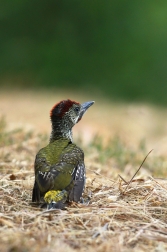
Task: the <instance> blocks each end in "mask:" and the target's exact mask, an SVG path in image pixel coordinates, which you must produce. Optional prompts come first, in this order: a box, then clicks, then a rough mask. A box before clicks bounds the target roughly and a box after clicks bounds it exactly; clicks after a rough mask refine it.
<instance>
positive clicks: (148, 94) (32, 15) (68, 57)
mask: <svg viewBox="0 0 167 252" xmlns="http://www.w3.org/2000/svg"><path fill="white" fill-rule="evenodd" d="M0 26H1V27H0V38H1V39H0V85H1V86H6V87H7V86H9V87H12V86H13V87H30V88H31V87H32V88H37V89H39V88H47V89H49V88H66V89H71V90H72V89H74V90H75V91H77V90H80V91H85V92H94V93H97V94H100V95H104V96H106V97H107V98H109V99H115V100H121V99H122V100H127V101H145V102H152V103H156V104H160V105H167V1H166V0H159V1H157V0H147V1H146V0H140V1H138V0H129V1H124V0H119V1H116V0H103V1H102V0H96V1H90V0H82V1H79V0H71V1H69V0H47V1H46V0H45V1H44V0H40V1H39V0H34V1H28V0H24V1H23V0H15V1H13V0H8V1H2V2H1V8H0Z"/></svg>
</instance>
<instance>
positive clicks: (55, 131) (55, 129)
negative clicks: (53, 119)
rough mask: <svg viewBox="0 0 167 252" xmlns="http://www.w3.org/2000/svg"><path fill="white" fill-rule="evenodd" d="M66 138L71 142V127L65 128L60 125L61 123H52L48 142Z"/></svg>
mask: <svg viewBox="0 0 167 252" xmlns="http://www.w3.org/2000/svg"><path fill="white" fill-rule="evenodd" d="M61 138H63V139H68V140H69V141H71V142H73V135H72V129H67V128H65V127H62V126H61V125H59V124H57V125H55V124H52V132H51V135H50V143H52V142H54V141H55V140H58V139H61Z"/></svg>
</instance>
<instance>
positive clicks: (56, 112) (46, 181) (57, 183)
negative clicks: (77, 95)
mask: <svg viewBox="0 0 167 252" xmlns="http://www.w3.org/2000/svg"><path fill="white" fill-rule="evenodd" d="M93 103H94V102H93V101H91V102H85V103H83V104H79V103H78V102H75V101H71V100H63V101H61V102H59V103H57V104H56V105H55V106H54V107H53V108H52V110H51V112H50V118H51V123H52V132H51V136H50V143H49V144H48V145H47V146H46V147H44V148H42V149H41V150H40V151H39V152H38V153H37V155H36V158H35V165H34V168H35V183H34V188H33V192H32V201H33V202H40V201H41V199H42V198H44V200H45V202H46V203H47V204H48V205H49V206H48V207H49V208H57V207H58V208H61V207H62V204H64V203H65V202H66V201H69V200H70V201H75V202H79V201H80V199H81V196H82V193H83V190H84V185H85V179H86V178H85V165H84V153H83V151H82V150H81V149H80V148H79V147H77V146H76V145H75V144H73V143H72V127H73V126H74V125H75V124H76V123H77V122H79V121H80V120H81V118H82V116H83V115H84V113H85V112H86V110H87V109H88V108H89V107H90V106H91V105H93ZM59 203H60V204H59Z"/></svg>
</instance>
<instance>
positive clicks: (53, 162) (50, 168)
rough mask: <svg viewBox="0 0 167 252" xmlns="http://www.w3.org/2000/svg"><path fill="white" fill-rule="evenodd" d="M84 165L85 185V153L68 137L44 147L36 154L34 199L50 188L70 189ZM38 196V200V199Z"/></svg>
mask: <svg viewBox="0 0 167 252" xmlns="http://www.w3.org/2000/svg"><path fill="white" fill-rule="evenodd" d="M80 167H82V169H83V170H81V172H82V174H81V175H82V180H83V185H84V172H85V167H84V153H83V151H82V150H81V149H80V148H79V147H77V146H76V145H75V144H73V143H71V141H69V140H67V139H59V140H56V141H54V142H52V143H50V144H48V145H47V146H46V147H44V148H42V149H41V150H40V151H39V152H38V153H37V155H36V160H35V174H36V185H35V186H34V188H35V189H34V201H39V198H40V196H39V195H41V196H42V195H43V193H45V192H47V191H48V190H51V189H52V190H63V189H67V188H68V190H69V191H70V189H71V186H72V183H73V180H74V179H75V176H76V172H77V170H78V168H80ZM36 195H37V197H36ZM36 198H37V200H36Z"/></svg>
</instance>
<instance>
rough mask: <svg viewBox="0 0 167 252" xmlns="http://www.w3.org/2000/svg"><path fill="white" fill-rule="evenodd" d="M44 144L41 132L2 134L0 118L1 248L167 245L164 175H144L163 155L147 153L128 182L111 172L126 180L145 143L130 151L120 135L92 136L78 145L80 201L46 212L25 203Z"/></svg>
mask: <svg viewBox="0 0 167 252" xmlns="http://www.w3.org/2000/svg"><path fill="white" fill-rule="evenodd" d="M46 142H47V136H46V135H44V136H43V135H39V134H36V133H32V132H26V131H25V130H21V129H14V130H11V131H8V132H7V131H6V126H5V122H4V120H3V119H2V120H1V123H0V185H1V192H0V201H1V210H0V232H1V236H0V244H1V251H4V252H6V251H10V252H15V251H20V252H24V251H25V252H28V251H50V252H52V251H56V250H57V251H59V252H61V251H62V252H64V251H66V252H68V251H69V252H72V251H97V252H102V251H106V252H109V251H110V252H112V251H116V252H117V251H118V252H119V251H127V252H129V251H150V252H151V251H157V252H158V251H166V250H167V183H166V182H167V181H166V180H163V179H155V178H153V177H152V176H151V175H152V174H155V175H157V173H156V170H157V169H159V170H160V169H161V168H162V166H163V162H164V157H153V154H150V156H149V157H148V158H147V160H146V162H145V164H144V165H143V167H142V168H141V170H140V171H139V173H138V174H137V175H136V177H135V178H134V179H133V181H132V182H131V183H130V185H129V186H128V187H127V184H126V183H125V182H124V181H123V180H121V179H120V178H119V176H118V174H120V175H121V176H122V177H123V178H124V179H125V181H129V180H130V179H131V177H132V176H133V174H134V173H135V171H136V170H137V168H138V167H139V165H140V163H141V162H142V160H143V158H144V157H145V155H146V153H147V151H148V150H147V148H146V147H144V145H142V144H139V145H138V147H136V149H135V150H134V149H132V148H130V147H128V146H126V144H125V143H124V142H123V141H122V140H121V139H120V138H114V139H112V140H110V141H109V140H108V142H107V144H106V143H104V144H103V143H102V140H101V139H100V138H98V137H95V138H94V139H93V140H92V142H91V143H90V144H89V145H87V146H85V147H84V149H85V156H86V159H85V162H86V165H87V184H86V189H85V193H84V198H85V204H84V205H82V204H73V203H71V205H69V206H68V207H67V209H66V210H52V211H45V210H42V209H40V208H38V207H37V206H33V205H32V204H31V191H32V186H33V182H34V173H33V162H34V156H35V153H36V152H37V150H38V149H39V148H40V147H42V146H44V145H45V144H46ZM78 142H79V140H78ZM79 144H80V145H82V143H79ZM153 168H154V169H153ZM152 169H153V171H152ZM161 174H163V175H164V171H163V169H162V171H161Z"/></svg>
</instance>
